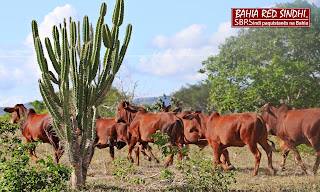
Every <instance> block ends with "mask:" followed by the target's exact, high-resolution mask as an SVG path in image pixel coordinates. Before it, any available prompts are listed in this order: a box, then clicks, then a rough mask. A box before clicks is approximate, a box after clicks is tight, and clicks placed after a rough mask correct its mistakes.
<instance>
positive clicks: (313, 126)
mask: <svg viewBox="0 0 320 192" xmlns="http://www.w3.org/2000/svg"><path fill="white" fill-rule="evenodd" d="M260 111H261V113H262V116H263V118H264V119H265V121H266V124H267V129H268V131H270V132H271V133H272V134H274V135H276V136H277V137H278V138H279V142H280V147H281V149H282V150H283V159H282V162H281V165H280V167H281V170H284V169H285V161H286V158H287V156H288V153H289V151H290V150H291V151H292V152H293V154H294V155H295V157H296V159H297V160H298V162H299V163H300V165H301V168H302V170H303V171H304V173H305V174H307V171H306V167H305V166H304V164H303V163H302V160H301V157H300V155H299V152H298V150H297V148H296V147H297V146H298V145H300V144H306V145H308V146H310V147H313V148H314V149H315V151H316V153H317V159H316V162H315V164H314V166H313V173H314V174H316V173H317V170H318V167H319V163H320V108H314V109H300V110H291V107H290V106H288V105H282V106H281V107H280V108H279V109H277V108H276V107H275V106H274V105H272V104H271V103H266V104H265V105H263V106H262V107H261V108H260Z"/></svg>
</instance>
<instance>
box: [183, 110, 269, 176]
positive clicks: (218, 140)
mask: <svg viewBox="0 0 320 192" xmlns="http://www.w3.org/2000/svg"><path fill="white" fill-rule="evenodd" d="M183 118H184V119H190V120H192V119H196V121H191V123H194V122H197V123H196V125H195V126H197V128H198V129H199V130H200V133H201V134H202V135H203V136H204V137H205V138H206V139H207V140H208V142H209V144H210V146H211V147H212V149H213V152H214V157H215V160H214V167H216V166H217V165H218V164H219V165H221V167H222V168H223V169H225V170H230V169H233V166H227V165H225V163H223V162H221V161H220V156H221V155H222V154H223V155H225V156H226V159H227V160H228V159H229V157H228V154H225V153H227V150H225V149H226V148H227V147H231V146H233V147H243V146H245V145H248V147H249V149H250V151H251V152H252V153H253V155H254V156H255V167H254V170H253V173H252V174H251V176H255V175H257V173H258V168H259V164H260V158H261V152H260V151H259V149H258V147H257V143H259V144H260V145H261V146H262V148H263V149H264V150H265V151H266V153H267V156H268V169H269V171H270V173H271V174H274V173H275V171H274V169H273V167H272V148H271V146H270V145H269V144H268V142H267V141H268V138H267V129H266V126H265V123H264V121H263V119H262V117H261V116H260V115H257V114H251V113H239V114H232V115H227V116H220V115H219V113H217V112H215V113H213V114H211V115H210V116H209V117H208V116H206V115H203V114H201V113H193V114H188V115H185V116H184V117H183ZM228 164H229V162H228Z"/></svg>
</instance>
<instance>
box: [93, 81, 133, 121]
mask: <svg viewBox="0 0 320 192" xmlns="http://www.w3.org/2000/svg"><path fill="white" fill-rule="evenodd" d="M126 98H127V97H126V95H125V94H124V93H121V92H120V91H119V90H118V89H116V88H114V87H111V88H110V90H109V92H108V93H107V94H106V96H105V97H104V99H103V100H102V102H101V105H100V106H99V107H98V114H99V115H100V116H101V117H103V118H113V117H116V115H117V109H118V106H119V104H120V103H121V102H123V101H125V100H126Z"/></svg>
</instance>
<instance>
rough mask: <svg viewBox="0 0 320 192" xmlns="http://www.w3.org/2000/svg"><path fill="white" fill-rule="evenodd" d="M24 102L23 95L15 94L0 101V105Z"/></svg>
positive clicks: (8, 105)
mask: <svg viewBox="0 0 320 192" xmlns="http://www.w3.org/2000/svg"><path fill="white" fill-rule="evenodd" d="M23 102H25V97H23V96H15V97H10V98H7V99H4V100H1V101H0V106H7V107H13V106H14V105H15V104H20V103H23Z"/></svg>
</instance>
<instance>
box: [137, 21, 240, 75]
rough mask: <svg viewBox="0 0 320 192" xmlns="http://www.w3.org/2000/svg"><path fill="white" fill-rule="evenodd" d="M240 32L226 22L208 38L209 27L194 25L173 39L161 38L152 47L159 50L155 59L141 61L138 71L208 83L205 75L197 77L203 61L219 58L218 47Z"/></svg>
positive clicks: (142, 59) (153, 56)
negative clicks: (212, 56)
mask: <svg viewBox="0 0 320 192" xmlns="http://www.w3.org/2000/svg"><path fill="white" fill-rule="evenodd" d="M236 32H237V29H234V28H231V23H230V22H226V23H221V24H220V25H219V27H218V31H217V32H214V33H212V34H206V26H205V25H197V24H194V25H191V26H189V27H187V28H186V29H183V30H181V31H180V32H178V33H176V34H174V35H172V36H171V37H165V36H163V35H158V36H156V37H155V38H154V39H153V41H152V43H151V45H152V46H154V47H155V48H157V49H158V50H157V51H156V52H154V53H153V55H152V56H151V58H150V57H147V56H143V57H141V58H140V61H139V65H138V66H137V70H138V71H140V72H144V73H151V74H154V75H157V76H161V77H167V78H170V79H175V80H185V81H196V80H201V79H205V78H206V76H205V75H203V74H198V73H197V71H198V70H199V69H201V67H202V64H201V63H202V61H203V60H206V59H207V58H208V56H211V55H215V54H217V53H218V45H219V44H220V43H223V42H224V40H225V38H226V37H229V36H231V35H235V34H236Z"/></svg>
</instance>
